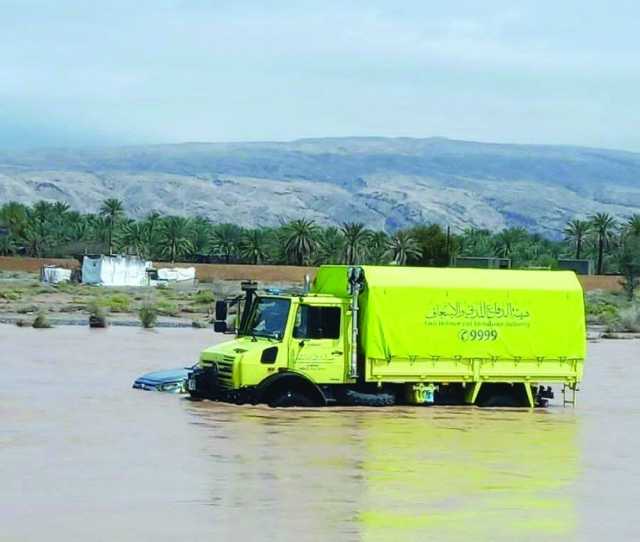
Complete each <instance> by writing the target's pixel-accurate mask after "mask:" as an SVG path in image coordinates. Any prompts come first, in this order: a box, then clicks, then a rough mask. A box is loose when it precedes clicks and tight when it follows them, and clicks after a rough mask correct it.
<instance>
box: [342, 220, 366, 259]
mask: <svg viewBox="0 0 640 542" xmlns="http://www.w3.org/2000/svg"><path fill="white" fill-rule="evenodd" d="M340 230H341V231H342V235H344V261H345V263H346V264H347V265H354V264H357V263H361V262H362V261H363V260H364V259H365V256H366V249H367V242H368V241H369V239H370V237H371V232H370V231H369V230H368V229H366V228H365V226H364V224H362V223H361V222H345V223H343V224H342V226H341V227H340Z"/></svg>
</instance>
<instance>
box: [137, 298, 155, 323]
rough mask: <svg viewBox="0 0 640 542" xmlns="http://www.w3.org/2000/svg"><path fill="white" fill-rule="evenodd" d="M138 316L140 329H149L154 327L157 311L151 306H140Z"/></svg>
mask: <svg viewBox="0 0 640 542" xmlns="http://www.w3.org/2000/svg"><path fill="white" fill-rule="evenodd" d="M138 316H139V317H140V322H141V323H142V327H143V328H145V329H151V328H152V327H154V326H155V325H156V320H157V319H158V311H157V310H156V308H155V307H154V306H153V305H150V304H146V303H145V304H144V305H142V307H140V310H139V311H138Z"/></svg>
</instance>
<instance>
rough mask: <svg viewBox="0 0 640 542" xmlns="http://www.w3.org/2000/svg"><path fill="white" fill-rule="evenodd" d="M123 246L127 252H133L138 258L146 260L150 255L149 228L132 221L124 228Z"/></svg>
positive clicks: (141, 223)
mask: <svg viewBox="0 0 640 542" xmlns="http://www.w3.org/2000/svg"><path fill="white" fill-rule="evenodd" d="M121 241H122V244H123V245H124V248H125V250H126V251H129V250H133V251H134V252H135V254H136V256H141V257H143V258H146V257H147V255H148V253H149V235H148V227H147V225H146V224H145V223H143V222H136V221H135V220H132V221H130V222H128V223H126V224H124V225H123V226H122V238H121Z"/></svg>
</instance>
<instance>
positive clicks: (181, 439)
mask: <svg viewBox="0 0 640 542" xmlns="http://www.w3.org/2000/svg"><path fill="white" fill-rule="evenodd" d="M217 340H220V338H219V337H216V336H214V335H213V334H211V333H210V332H209V331H207V330H185V329H173V330H172V329H163V330H158V331H154V332H149V331H144V330H141V329H135V328H111V329H108V330H89V329H86V328H79V327H65V328H57V329H51V330H33V329H19V328H16V327H13V326H0V362H1V363H0V368H1V370H2V376H1V379H0V384H1V385H0V540H11V541H15V540H44V539H47V540H54V541H55V540H65V541H68V540H105V541H106V540H136V541H139V540H150V539H155V540H169V539H178V538H180V539H185V540H195V539H196V538H197V539H200V540H212V541H213V540H225V539H233V540H246V541H250V540H291V541H299V540H336V541H343V540H364V541H369V540H395V541H398V542H399V541H405V540H421V541H422V540H438V541H446V540H476V541H479V540H490V541H497V540H505V541H507V540H508V541H511V540H536V541H540V540H543V541H544V540H603V539H604V540H637V539H640V521H639V520H638V517H637V516H638V507H639V505H640V467H639V465H640V406H639V405H640V403H639V399H638V390H639V389H640V341H622V340H621V341H604V342H600V343H595V344H590V345H589V357H588V360H587V363H586V365H585V381H584V383H583V385H582V392H581V394H580V395H579V402H578V405H577V408H575V409H574V408H571V407H568V408H564V407H562V406H560V405H559V404H558V401H556V404H555V405H554V406H551V407H550V408H548V409H544V410H536V411H529V410H504V409H484V410H483V409H478V408H469V407H461V408H426V407H422V408H419V407H414V408H391V409H362V410H359V409H290V410H275V409H269V408H266V407H250V406H240V407H239V406H231V405H223V404H216V403H210V402H201V403H195V402H191V401H189V400H186V399H183V398H181V397H179V396H175V395H169V394H162V393H153V392H143V391H138V390H132V389H131V383H132V381H133V380H134V378H135V377H137V376H139V375H140V374H141V373H144V372H146V371H149V370H154V369H161V368H173V367H178V366H181V365H183V364H191V363H192V362H193V361H194V360H195V359H196V358H197V354H198V352H199V350H200V349H201V348H202V347H204V346H206V345H209V344H211V343H212V342H214V341H217ZM559 395H560V394H557V396H559Z"/></svg>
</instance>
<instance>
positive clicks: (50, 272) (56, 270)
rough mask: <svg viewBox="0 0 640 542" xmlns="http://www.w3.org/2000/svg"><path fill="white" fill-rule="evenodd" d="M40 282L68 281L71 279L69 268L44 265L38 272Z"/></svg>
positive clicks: (55, 282) (57, 282) (56, 282)
mask: <svg viewBox="0 0 640 542" xmlns="http://www.w3.org/2000/svg"><path fill="white" fill-rule="evenodd" d="M40 279H41V280H42V282H46V283H49V284H59V283H60V282H69V281H70V280H71V269H63V268H62V267H55V266H45V267H43V268H42V270H41V272H40Z"/></svg>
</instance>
